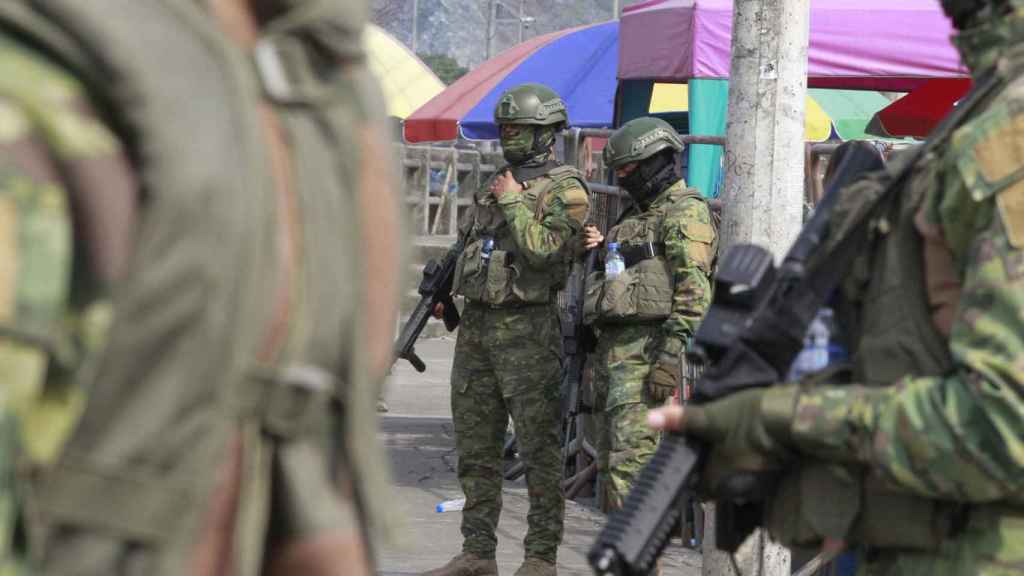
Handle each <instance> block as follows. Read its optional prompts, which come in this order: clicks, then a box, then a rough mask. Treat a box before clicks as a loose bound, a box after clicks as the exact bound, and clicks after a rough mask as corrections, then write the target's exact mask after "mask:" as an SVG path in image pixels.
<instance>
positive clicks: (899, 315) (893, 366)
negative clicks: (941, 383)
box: [766, 158, 966, 551]
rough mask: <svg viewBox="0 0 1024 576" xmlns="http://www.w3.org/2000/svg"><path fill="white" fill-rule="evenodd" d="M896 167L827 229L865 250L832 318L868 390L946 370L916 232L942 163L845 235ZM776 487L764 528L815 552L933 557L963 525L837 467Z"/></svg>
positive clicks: (918, 174) (945, 509)
mask: <svg viewBox="0 0 1024 576" xmlns="http://www.w3.org/2000/svg"><path fill="white" fill-rule="evenodd" d="M903 161H905V158H896V159H894V160H893V161H892V162H890V164H889V165H888V166H887V168H886V170H885V171H884V172H882V173H879V174H876V175H874V176H872V177H870V178H868V179H866V180H862V181H860V182H858V183H856V184H854V185H852V186H850V187H848V188H846V189H844V190H842V191H841V192H840V193H841V196H840V199H839V202H838V203H837V206H836V208H835V212H834V214H833V216H832V222H831V224H830V228H831V230H834V231H843V232H842V234H850V233H854V234H859V235H861V236H862V242H861V245H862V246H864V247H865V248H866V249H865V250H863V251H862V252H860V254H859V255H858V256H857V257H856V259H855V261H854V262H853V265H852V267H851V273H850V274H849V275H848V276H847V277H846V278H845V279H844V280H843V282H842V284H841V285H840V291H841V296H842V297H841V298H840V299H839V305H838V309H837V318H838V320H839V324H840V325H841V326H842V334H843V335H844V336H845V337H846V338H847V344H848V346H849V348H850V352H851V353H852V354H851V356H852V359H853V362H852V365H851V366H849V374H848V375H849V377H850V378H851V381H852V382H856V383H858V384H863V385H866V386H879V387H883V386H893V385H895V384H896V383H898V382H899V381H900V380H901V379H902V378H904V377H906V376H908V375H914V376H916V377H929V376H941V375H943V374H948V373H949V372H950V371H951V370H952V368H953V360H952V357H951V354H950V352H949V347H948V343H947V341H946V338H945V337H944V336H943V335H942V333H941V332H940V328H939V327H938V326H937V325H936V322H935V319H934V317H933V315H932V312H931V310H929V306H928V303H929V297H928V293H927V287H926V277H925V270H924V262H925V258H924V253H923V250H924V243H923V241H922V237H921V235H920V233H919V232H918V229H917V228H916V227H915V222H914V220H915V217H916V216H917V213H918V211H919V210H920V209H921V206H922V204H923V203H924V201H925V196H926V194H927V193H928V191H929V190H934V189H935V188H936V187H938V186H941V185H942V184H941V179H940V177H939V174H938V165H939V163H938V162H936V161H934V160H931V161H923V162H919V163H918V164H917V165H916V166H914V168H913V172H912V175H911V177H910V179H909V180H908V183H907V184H906V188H905V189H904V190H902V191H901V193H896V194H890V195H889V198H887V199H886V200H884V201H883V202H882V204H881V205H879V206H878V207H876V209H875V212H874V213H873V215H872V218H871V219H870V221H869V223H868V225H867V226H866V227H859V228H854V227H852V226H851V223H852V222H854V221H856V219H857V217H858V216H859V215H860V214H862V213H863V209H864V207H865V206H867V205H869V203H870V202H871V201H872V199H873V198H877V195H878V194H879V193H881V191H882V190H883V189H884V188H885V187H886V186H887V185H888V182H890V181H891V179H892V176H893V175H894V174H895V173H896V172H898V170H899V168H900V164H901V163H902V162H903ZM838 240H839V239H838V238H829V240H828V242H829V244H834V243H836V242H838ZM826 373H830V375H829V376H828V377H825V376H824V373H823V375H822V377H816V376H814V375H812V376H810V377H809V379H808V381H807V382H805V385H814V383H815V382H816V381H819V380H820V381H823V382H824V381H829V382H831V379H832V377H834V376H835V373H836V369H835V367H830V369H829V370H827V371H826ZM779 486H780V490H779V493H778V494H777V496H776V498H775V499H774V501H773V502H772V505H771V507H770V510H769V512H768V518H766V523H767V525H768V526H770V527H772V532H773V534H774V535H775V536H776V537H777V538H779V539H780V540H782V541H783V542H785V543H787V544H790V545H799V546H810V545H818V544H820V540H821V538H822V537H826V536H827V537H832V538H838V539H848V540H852V541H854V542H856V543H858V544H861V545H867V546H871V547H877V548H899V549H905V550H923V551H933V550H936V549H938V548H939V546H941V544H942V542H943V541H944V540H945V539H947V538H949V537H950V536H951V535H953V534H954V533H955V531H956V529H957V527H958V526H960V525H962V522H963V519H964V518H965V516H964V513H965V510H966V509H965V508H964V507H963V506H961V505H959V504H956V503H951V502H943V501H938V500H932V499H928V498H925V497H921V496H918V495H915V494H910V493H907V492H905V491H902V490H899V489H897V488H894V487H892V486H890V485H888V484H887V483H885V482H884V481H883V480H882V479H880V478H878V477H876V476H873V475H870V474H866V473H865V472H864V471H863V470H862V469H858V468H852V467H844V466H841V465H830V464H825V463H819V462H813V461H810V462H801V464H800V466H798V467H794V469H791V470H789V471H787V474H786V476H785V477H783V478H782V479H781V480H780V482H779Z"/></svg>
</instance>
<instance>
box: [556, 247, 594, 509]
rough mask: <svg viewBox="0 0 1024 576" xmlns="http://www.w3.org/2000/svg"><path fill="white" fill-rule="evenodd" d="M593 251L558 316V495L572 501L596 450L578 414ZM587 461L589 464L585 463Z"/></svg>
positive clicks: (587, 476) (587, 477)
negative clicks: (560, 357)
mask: <svg viewBox="0 0 1024 576" xmlns="http://www.w3.org/2000/svg"><path fill="white" fill-rule="evenodd" d="M596 261H597V250H596V249H593V250H591V251H590V252H589V253H588V254H587V257H586V259H585V261H584V263H583V266H582V267H581V269H580V270H579V278H576V282H573V283H572V284H571V285H569V286H567V287H566V291H565V296H566V304H567V305H566V309H565V312H564V313H563V314H561V315H560V318H559V320H560V322H561V326H562V353H563V357H564V360H563V366H564V371H563V373H562V386H561V397H562V434H561V440H562V492H563V494H564V495H565V498H566V499H567V500H571V499H572V498H575V497H576V495H577V494H579V492H580V490H582V489H583V487H584V486H586V485H587V484H588V483H589V482H590V480H591V479H593V478H594V476H595V475H596V474H597V450H595V449H594V447H593V446H591V445H590V443H589V442H587V439H586V437H585V435H584V434H583V433H582V429H581V427H580V414H581V413H582V409H581V408H582V405H583V402H582V395H581V392H582V390H581V389H582V387H583V368H584V366H585V365H586V362H587V353H588V352H589V349H590V347H591V345H592V344H593V336H592V334H591V332H590V329H589V328H588V327H587V326H585V325H584V324H583V299H584V297H585V295H586V294H585V292H586V281H587V276H588V275H589V274H590V272H591V271H592V270H593V269H594V263H595V262H596ZM588 460H589V462H588Z"/></svg>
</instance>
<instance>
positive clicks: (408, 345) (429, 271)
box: [395, 237, 466, 372]
mask: <svg viewBox="0 0 1024 576" xmlns="http://www.w3.org/2000/svg"><path fill="white" fill-rule="evenodd" d="M465 248H466V241H465V239H464V238H462V237H459V240H458V241H457V242H456V243H455V246H453V247H452V249H451V250H449V251H448V253H447V254H446V255H445V257H444V258H443V259H442V260H441V261H440V262H438V261H437V260H430V261H429V262H427V265H426V266H424V268H423V279H422V280H420V285H419V288H418V289H417V291H418V292H419V294H420V301H419V302H418V303H417V304H416V307H415V308H413V311H412V314H410V315H409V320H408V321H407V322H406V323H405V325H404V326H403V327H402V331H401V333H399V335H398V339H397V340H396V341H395V360H396V361H397V360H398V359H399V358H404V359H406V360H408V361H409V363H410V364H412V366H413V368H415V369H416V371H417V372H423V371H425V370H426V369H427V365H426V363H425V362H423V359H421V358H420V357H419V356H418V355H417V354H416V349H415V345H416V340H417V339H418V338H419V337H420V333H421V332H423V328H424V327H425V326H426V325H427V321H429V320H430V317H431V316H432V315H433V313H434V306H435V305H437V304H438V303H441V304H443V305H444V325H445V328H447V329H448V331H449V332H451V331H452V330H455V329H456V328H458V326H459V320H460V318H459V311H458V309H457V308H456V307H455V300H454V298H452V282H453V280H454V276H455V264H456V263H457V262H458V260H459V256H461V255H462V251H463V250H465Z"/></svg>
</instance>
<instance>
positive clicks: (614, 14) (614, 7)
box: [612, 0, 619, 18]
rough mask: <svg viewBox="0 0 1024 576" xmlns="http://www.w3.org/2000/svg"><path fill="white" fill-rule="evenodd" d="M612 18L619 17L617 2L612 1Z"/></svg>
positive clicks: (616, 0)
mask: <svg viewBox="0 0 1024 576" xmlns="http://www.w3.org/2000/svg"><path fill="white" fill-rule="evenodd" d="M612 17H614V18H618V17H619V0H613V2H612Z"/></svg>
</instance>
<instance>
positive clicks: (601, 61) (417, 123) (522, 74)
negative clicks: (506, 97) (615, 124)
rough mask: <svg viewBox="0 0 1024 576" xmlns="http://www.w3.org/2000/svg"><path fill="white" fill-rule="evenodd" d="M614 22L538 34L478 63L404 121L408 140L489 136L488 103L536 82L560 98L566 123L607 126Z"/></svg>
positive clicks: (614, 53) (616, 42)
mask: <svg viewBox="0 0 1024 576" xmlns="http://www.w3.org/2000/svg"><path fill="white" fill-rule="evenodd" d="M618 32H619V23H618V21H613V22H605V23H602V24H594V25H590V26H580V27H577V28H570V29H568V30H562V31H559V32H552V33H550V34H545V35H543V36H538V37H536V38H532V39H530V40H527V41H526V42H523V43H522V44H519V45H516V46H514V47H512V48H509V49H508V50H505V51H504V52H502V53H500V54H498V55H497V56H495V57H494V58H491V59H490V60H488V61H486V62H484V63H483V64H481V65H480V66H478V67H476V68H475V69H473V70H472V71H471V72H469V73H468V74H466V75H465V76H463V77H462V78H460V79H459V80H457V81H456V82H455V83H454V84H452V85H451V86H449V87H448V88H447V89H445V90H444V91H443V92H441V93H440V94H438V95H437V96H435V97H434V98H433V99H431V100H430V101H429V102H427V103H426V104H424V105H423V106H422V107H420V108H419V109H418V110H416V111H415V112H413V113H412V114H411V115H410V116H409V117H408V118H406V121H405V139H406V141H408V142H424V141H437V140H455V139H456V138H458V136H459V135H460V134H461V136H462V137H464V138H468V139H495V138H497V137H498V132H497V127H496V126H495V125H494V121H493V117H492V115H493V111H494V106H495V104H497V102H498V98H499V97H500V96H501V93H502V92H504V91H505V90H507V89H509V88H512V87H513V86H516V85H518V84H522V83H524V82H539V83H541V84H545V85H547V86H549V87H550V88H551V89H553V90H554V91H555V92H557V93H558V94H559V95H560V96H561V97H562V99H563V100H564V101H565V104H566V107H567V108H568V112H569V121H570V123H571V125H572V126H578V127H585V128H600V127H610V126H611V125H612V111H613V108H614V102H615V88H616V79H615V71H616V63H617V61H618V49H619V34H618Z"/></svg>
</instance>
